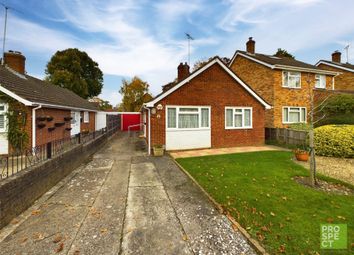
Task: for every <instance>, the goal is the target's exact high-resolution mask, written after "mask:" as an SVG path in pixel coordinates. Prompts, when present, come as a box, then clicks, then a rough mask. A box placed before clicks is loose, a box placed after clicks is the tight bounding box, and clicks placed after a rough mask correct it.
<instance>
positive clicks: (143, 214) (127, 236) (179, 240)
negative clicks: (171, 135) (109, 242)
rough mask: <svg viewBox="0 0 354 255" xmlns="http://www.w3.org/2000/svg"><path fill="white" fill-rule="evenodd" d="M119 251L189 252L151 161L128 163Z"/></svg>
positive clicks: (151, 252)
mask: <svg viewBox="0 0 354 255" xmlns="http://www.w3.org/2000/svg"><path fill="white" fill-rule="evenodd" d="M123 233H124V237H123V243H122V254H192V252H191V250H190V249H189V247H188V243H187V242H186V240H184V232H183V228H182V226H181V225H180V223H179V221H178V218H176V215H175V212H174V208H173V207H172V206H171V203H170V201H169V199H168V197H167V194H166V192H165V189H164V187H163V185H162V183H161V181H160V180H159V177H158V174H157V172H156V168H155V166H154V164H152V163H151V162H147V163H138V164H132V165H131V173H130V181H129V189H128V202H127V209H126V216H125V224H124V230H123Z"/></svg>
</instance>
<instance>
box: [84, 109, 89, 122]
mask: <svg viewBox="0 0 354 255" xmlns="http://www.w3.org/2000/svg"><path fill="white" fill-rule="evenodd" d="M84 123H90V112H88V111H84Z"/></svg>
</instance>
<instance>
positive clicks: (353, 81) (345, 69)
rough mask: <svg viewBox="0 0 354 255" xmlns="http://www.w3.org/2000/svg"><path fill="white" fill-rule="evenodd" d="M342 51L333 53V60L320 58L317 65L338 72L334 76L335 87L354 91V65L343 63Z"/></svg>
mask: <svg viewBox="0 0 354 255" xmlns="http://www.w3.org/2000/svg"><path fill="white" fill-rule="evenodd" d="M341 55H342V54H341V53H340V52H339V51H335V52H333V53H332V61H329V60H320V61H318V62H317V64H316V66H317V67H319V68H320V69H323V70H328V71H333V72H338V73H339V74H338V75H337V76H336V77H335V78H334V80H335V83H334V89H335V90H341V91H354V65H352V64H350V63H342V61H341Z"/></svg>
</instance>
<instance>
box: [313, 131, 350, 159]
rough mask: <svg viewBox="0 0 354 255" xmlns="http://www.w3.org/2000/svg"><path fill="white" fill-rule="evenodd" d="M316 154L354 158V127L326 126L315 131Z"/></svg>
mask: <svg viewBox="0 0 354 255" xmlns="http://www.w3.org/2000/svg"><path fill="white" fill-rule="evenodd" d="M315 148H316V154H317V155H321V156H329V157H344V158H353V157H354V125H326V126H321V127H318V128H316V129H315Z"/></svg>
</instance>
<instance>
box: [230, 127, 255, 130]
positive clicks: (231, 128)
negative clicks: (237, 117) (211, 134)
mask: <svg viewBox="0 0 354 255" xmlns="http://www.w3.org/2000/svg"><path fill="white" fill-rule="evenodd" d="M225 129H226V130H234V129H236V130H243V129H253V127H225Z"/></svg>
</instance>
